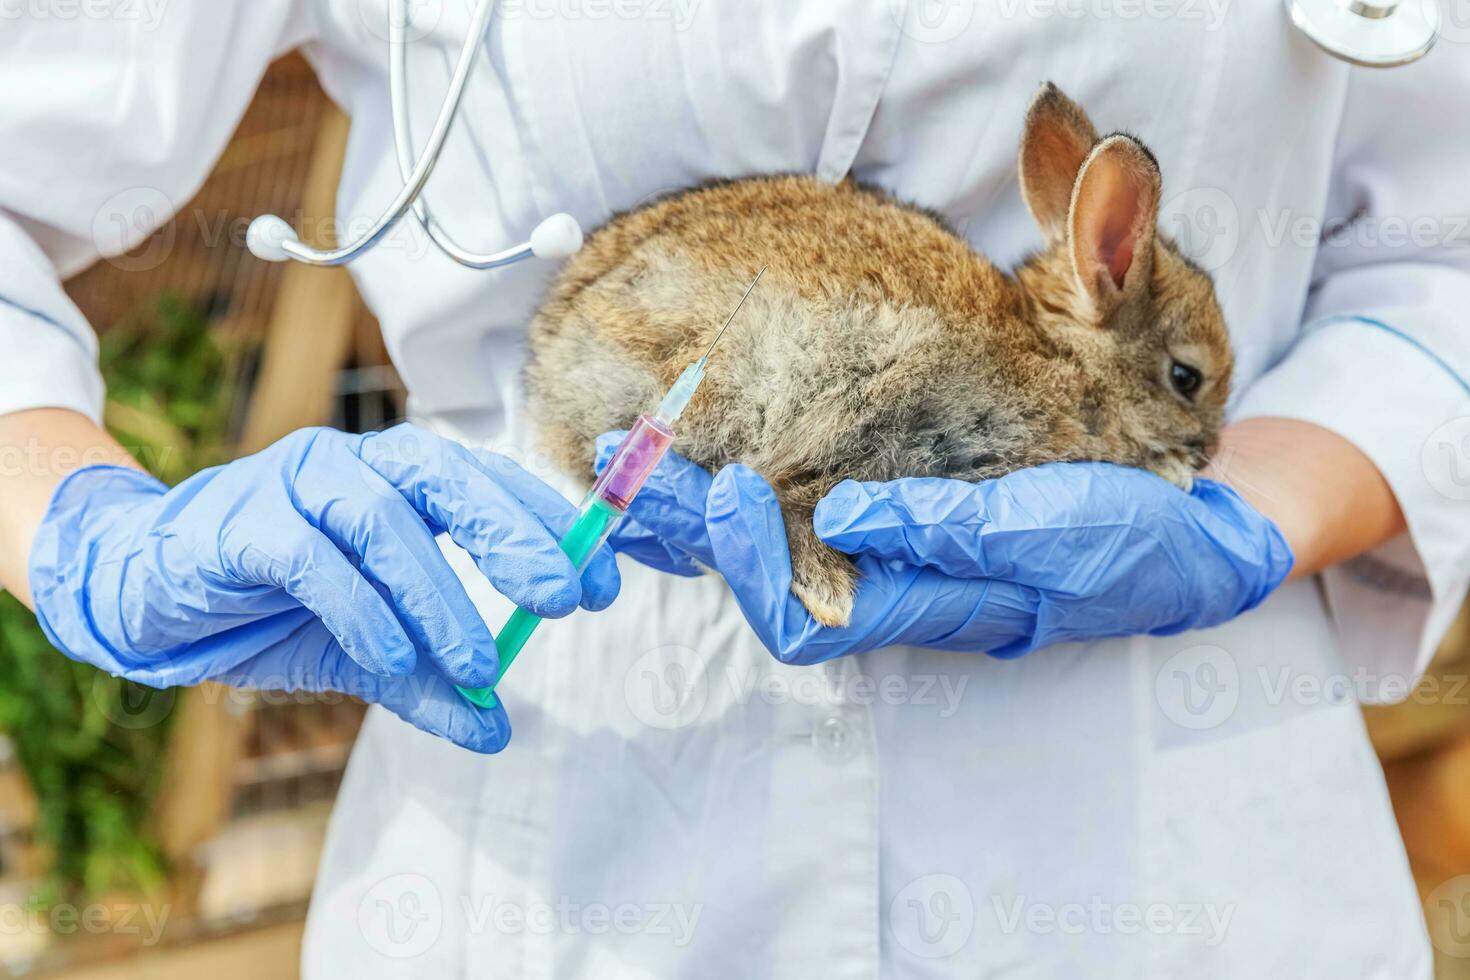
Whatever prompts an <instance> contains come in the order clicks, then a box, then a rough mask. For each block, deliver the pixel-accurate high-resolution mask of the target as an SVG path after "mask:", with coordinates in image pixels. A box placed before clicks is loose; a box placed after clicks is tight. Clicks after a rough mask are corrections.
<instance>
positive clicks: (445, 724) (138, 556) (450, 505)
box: [30, 425, 618, 752]
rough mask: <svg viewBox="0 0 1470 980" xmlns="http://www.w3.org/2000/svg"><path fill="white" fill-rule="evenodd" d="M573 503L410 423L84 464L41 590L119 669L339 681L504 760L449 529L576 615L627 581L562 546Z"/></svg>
mask: <svg viewBox="0 0 1470 980" xmlns="http://www.w3.org/2000/svg"><path fill="white" fill-rule="evenodd" d="M575 513H576V512H575V508H574V507H573V506H572V505H571V504H569V503H567V501H566V500H565V499H563V498H562V497H561V495H560V494H558V493H556V492H555V491H554V490H552V489H551V488H549V487H547V486H546V485H544V484H543V483H541V482H540V481H539V480H537V479H536V478H535V477H533V476H531V475H530V474H528V473H526V472H525V471H524V470H522V469H520V467H518V466H516V465H515V464H514V463H512V462H511V461H510V460H508V459H505V458H503V457H499V456H494V455H490V454H477V453H473V452H471V451H470V450H467V449H465V448H464V447H462V446H460V445H458V444H457V443H454V442H451V441H449V440H445V439H442V438H440V437H438V436H435V435H433V434H432V433H429V432H427V431H424V430H422V429H418V428H416V427H414V426H411V425H401V426H398V427H396V428H394V429H391V430H389V431H387V432H382V433H374V434H370V435H365V436H354V435H348V434H346V433H342V432H338V431H335V430H331V429H307V430H303V431H301V432H297V433H295V434H293V435H290V436H288V437H286V438H285V439H283V440H281V441H280V442H278V443H276V444H275V445H274V446H271V447H270V448H269V449H266V450H265V451H264V452H261V453H259V454H257V455H255V456H250V457H247V458H245V459H241V460H237V461H235V462H233V463H230V464H229V465H227V466H221V467H217V468H215V469H210V470H205V471H203V472H201V473H198V474H196V475H194V476H193V477H190V478H189V479H188V480H185V481H184V482H183V483H181V484H179V485H178V486H177V487H174V488H173V489H172V490H170V489H168V488H167V487H165V486H164V485H163V484H161V483H159V482H158V481H157V480H155V479H153V478H152V477H150V476H147V475H145V474H143V473H139V472H137V471H134V470H130V469H125V468H121V467H115V466H94V467H88V468H86V469H82V470H78V471H77V472H75V473H73V474H71V475H70V476H68V477H67V478H66V479H65V480H64V481H63V482H62V484H61V485H60V486H59V487H58V488H57V490H56V492H55V494H54V495H53V497H52V500H51V503H50V506H49V508H48V510H47V512H46V515H45V517H44V519H43V521H42V524H41V528H40V530H39V531H38V533H37V535H36V539H35V543H34V544H33V545H32V549H31V556H30V583H31V590H32V593H33V595H34V598H35V605H36V616H37V618H38V619H39V620H40V622H41V626H42V627H43V628H44V629H45V631H46V635H47V637H48V638H49V639H50V640H51V642H52V643H53V644H55V645H56V646H57V648H58V649H60V650H62V651H63V652H64V653H66V654H67V655H68V656H70V657H72V658H73V659H75V660H80V661H83V662H85V663H90V664H93V665H95V666H97V667H100V668H101V669H103V670H105V671H107V672H109V673H111V674H114V675H118V676H122V677H126V678H129V679H131V680H134V681H137V682H138V683H141V684H148V685H152V686H156V687H164V686H172V685H178V684H193V683H197V682H199V681H202V680H206V679H212V680H217V681H221V682H223V683H226V684H233V685H238V686H244V687H255V688H264V689H271V690H287V691H295V690H308V691H323V690H332V691H341V692H344V693H347V694H352V695H355V696H357V697H360V698H362V699H364V700H366V701H371V702H375V703H378V704H382V705H384V706H385V707H387V708H388V709H389V710H391V711H392V712H393V713H395V714H397V715H398V716H399V717H401V718H403V719H404V720H406V721H408V722H410V723H411V724H413V725H415V726H417V727H419V728H421V729H423V730H424V731H428V732H432V733H434V734H436V735H441V736H444V737H446V738H449V739H452V740H454V741H455V742H458V743H459V744H461V745H463V746H465V747H467V748H470V749H474V750H476V751H481V752H494V751H497V750H499V749H500V748H502V747H503V746H504V745H505V743H506V741H507V740H508V739H509V737H510V726H509V723H508V722H507V720H506V717H505V713H504V711H503V710H502V709H500V708H495V709H493V710H489V711H486V710H482V709H478V708H476V707H474V706H473V705H471V704H470V703H469V702H467V701H466V700H465V699H464V698H463V697H461V696H460V695H459V693H458V692H456V691H455V690H454V687H453V685H454V684H460V685H463V686H465V687H483V686H485V685H487V684H491V683H493V682H494V681H495V678H496V675H497V674H498V672H499V667H500V665H499V660H498V658H497V657H496V653H495V641H494V639H493V638H492V637H491V635H490V631H489V629H487V628H486V626H485V623H484V621H483V620H482V619H481V618H480V615H479V613H478V612H477V611H476V609H475V607H474V605H473V604H472V603H471V602H470V599H469V596H468V595H467V594H466V593H465V590H464V587H463V585H462V584H461V583H460V581H459V578H458V577H457V576H456V575H455V573H454V572H453V571H452V570H451V569H450V567H449V564H448V562H447V561H446V560H445V558H444V556H443V554H442V553H441V552H440V550H439V546H438V545H437V544H436V543H435V541H434V536H435V535H436V534H439V533H443V532H447V533H448V534H449V536H450V537H451V539H452V540H453V541H454V542H455V543H456V544H457V545H459V546H460V547H461V548H464V549H465V550H466V551H467V552H469V554H470V555H472V556H473V557H474V559H475V562H476V564H477V565H478V566H479V568H480V570H481V571H482V572H484V574H485V575H486V577H488V578H489V580H490V582H491V584H492V585H493V586H494V587H495V588H496V589H498V590H499V591H500V592H502V593H504V594H505V595H506V596H508V597H509V598H510V599H511V600H512V601H514V602H515V603H516V604H517V605H520V606H523V607H525V608H526V609H529V610H531V611H532V612H535V613H537V614H538V615H541V616H565V615H566V614H567V613H570V612H571V611H572V610H573V609H575V608H576V607H577V605H578V604H579V603H581V604H582V605H584V606H586V607H587V608H589V609H601V608H604V607H606V606H607V605H608V604H609V603H611V602H612V601H613V599H614V598H615V597H616V595H617V591H618V573H617V566H616V563H615V562H614V561H613V560H612V556H611V555H610V554H609V553H607V552H606V551H604V552H602V553H600V554H598V555H597V556H596V557H594V559H593V561H592V563H591V564H590V565H589V566H588V568H587V570H586V572H585V573H584V574H583V575H582V576H581V577H580V578H579V576H578V575H577V572H576V569H575V568H574V567H573V566H572V564H571V562H570V561H568V560H567V557H566V556H565V555H564V554H563V553H562V552H561V549H560V548H559V547H558V546H557V539H558V537H559V535H560V534H561V532H563V531H565V530H566V528H567V527H568V526H570V524H571V521H572V520H573V518H574V517H575Z"/></svg>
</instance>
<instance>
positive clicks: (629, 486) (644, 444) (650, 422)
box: [592, 415, 674, 510]
mask: <svg viewBox="0 0 1470 980" xmlns="http://www.w3.org/2000/svg"><path fill="white" fill-rule="evenodd" d="M673 441H674V433H673V432H672V431H671V430H670V429H669V428H668V427H667V426H665V425H664V424H663V423H662V422H659V421H658V420H656V419H653V418H650V417H649V416H647V415H640V416H639V417H638V421H637V422H634V423H633V428H632V429H630V430H629V431H628V434H627V436H625V437H624V439H623V442H622V444H621V445H620V446H618V451H617V452H616V453H615V454H613V458H612V459H611V460H609V461H608V464H607V468H606V469H604V470H603V471H602V476H601V477H599V478H598V480H597V483H596V484H594V485H593V487H592V492H593V493H594V494H595V495H596V496H598V497H601V498H602V499H603V500H606V501H607V502H608V503H610V504H612V505H613V506H614V507H616V508H618V510H627V509H628V504H629V503H631V502H632V500H633V497H634V496H636V495H637V493H638V491H639V490H641V489H642V488H643V483H644V481H645V480H647V479H648V477H649V475H650V474H651V473H653V469H654V467H656V466H658V461H659V460H661V459H663V458H664V453H665V452H667V451H668V448H669V444H670V443H672V442H673Z"/></svg>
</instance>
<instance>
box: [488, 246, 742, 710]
mask: <svg viewBox="0 0 1470 980" xmlns="http://www.w3.org/2000/svg"><path fill="white" fill-rule="evenodd" d="M765 274H766V270H765V267H762V268H761V271H760V272H757V273H756V274H755V278H754V279H752V280H751V281H750V285H749V286H747V287H746V288H745V294H744V295H743V296H741V297H740V302H738V303H736V304H735V309H733V310H731V311H730V315H729V316H728V317H726V318H725V323H724V325H723V326H721V327H720V329H719V332H718V333H716V334H715V339H714V340H712V341H710V345H709V348H708V349H707V350H705V352H704V355H703V356H702V357H700V359H699V360H697V361H695V362H694V363H692V364H690V365H689V366H688V367H686V368H685V369H684V372H683V373H682V374H680V375H679V378H678V380H677V381H675V382H674V384H673V386H672V387H671V388H669V391H668V394H666V395H664V397H663V401H661V402H659V404H658V408H657V409H656V410H655V411H654V413H653V415H651V416H649V415H640V416H638V421H637V422H634V423H633V428H631V429H629V430H628V434H627V435H626V436H624V437H623V441H622V442H620V443H618V448H617V451H616V452H615V453H613V457H612V459H611V460H609V461H608V464H607V466H606V468H604V469H603V471H602V475H601V476H599V477H598V478H597V482H596V483H594V484H592V489H591V490H588V491H587V496H586V497H585V498H583V500H582V507H581V509H580V510H579V511H578V513H577V519H576V520H575V521H573V522H572V526H571V527H570V528H569V529H568V530H567V533H566V534H565V535H563V536H562V539H561V550H562V551H564V552H565V553H566V556H567V557H568V558H570V559H571V560H572V564H573V565H575V566H576V568H577V571H578V572H581V571H582V570H583V569H585V568H586V567H587V563H588V562H589V561H591V560H592V556H593V555H594V554H596V553H597V549H598V548H599V547H601V546H602V544H603V542H604V541H606V540H607V538H608V535H610V534H612V532H613V530H614V529H615V528H616V527H617V526H618V521H620V520H622V517H623V515H624V514H626V513H627V512H628V506H629V504H631V503H632V502H633V498H634V497H636V496H637V495H638V491H639V490H641V489H643V484H644V482H645V481H646V480H647V479H648V477H649V476H650V475H651V474H652V473H653V471H654V468H655V467H657V466H658V462H659V460H661V459H663V458H664V454H665V453H667V452H668V451H669V446H670V445H672V444H673V442H674V423H675V422H677V421H678V420H679V416H680V415H682V414H684V408H685V406H687V405H688V404H689V399H691V398H693V397H694V392H695V389H697V388H698V387H699V383H700V382H701V381H703V380H704V369H705V366H706V365H707V364H708V363H709V356H710V354H711V353H713V352H714V349H715V344H718V343H719V342H720V338H721V337H723V336H724V335H725V331H726V330H727V329H728V328H729V326H730V323H731V322H732V321H733V320H734V319H735V314H737V313H739V312H740V308H741V307H742V306H744V305H745V301H746V299H748V298H749V296H750V294H751V292H752V291H753V290H754V289H755V284H756V283H758V282H760V281H761V276H763V275H765ZM540 625H541V617H540V616H537V615H535V614H534V613H529V612H526V610H524V609H517V610H516V611H515V612H513V613H511V614H510V619H508V620H506V623H505V626H504V627H502V628H501V630H500V632H499V633H498V634H496V636H495V649H496V652H498V653H499V654H500V676H499V677H497V678H496V680H495V683H496V684H498V683H500V678H501V677H504V676H505V672H506V670H507V669H509V667H510V665H511V664H512V663H513V662H514V661H515V659H516V655H517V654H519V653H520V652H521V648H522V647H523V646H525V645H526V641H527V640H529V639H530V638H531V634H532V633H533V632H535V631H536V627H537V626H540ZM459 693H461V694H463V695H464V696H465V697H466V698H468V699H469V700H470V701H472V702H474V703H475V704H477V705H479V706H480V707H482V708H493V707H494V706H495V705H496V704H497V702H496V700H495V685H494V684H492V685H491V686H490V687H480V688H467V687H461V688H460V689H459Z"/></svg>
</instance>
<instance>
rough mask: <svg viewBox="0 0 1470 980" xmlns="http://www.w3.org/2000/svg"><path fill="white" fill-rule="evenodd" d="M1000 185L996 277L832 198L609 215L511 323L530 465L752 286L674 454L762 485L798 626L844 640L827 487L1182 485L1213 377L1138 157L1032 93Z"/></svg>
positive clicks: (840, 565) (1142, 155)
mask: <svg viewBox="0 0 1470 980" xmlns="http://www.w3.org/2000/svg"><path fill="white" fill-rule="evenodd" d="M1020 175H1021V192H1022V194H1023V196H1024V198H1025V201H1026V205H1027V207H1028V208H1029V209H1030V211H1031V214H1032V215H1033V216H1034V217H1035V219H1036V221H1037V223H1038V224H1040V226H1041V229H1042V231H1043V232H1044V233H1045V235H1046V242H1047V244H1046V248H1045V249H1044V250H1043V251H1042V252H1040V253H1039V254H1037V255H1035V256H1033V257H1032V258H1030V259H1028V260H1027V261H1026V262H1024V263H1023V264H1022V265H1021V266H1020V267H1019V268H1018V269H1016V271H1015V273H1014V275H1013V276H1008V275H1006V274H1005V273H1003V272H1001V271H1000V270H998V269H997V268H995V266H993V265H992V264H991V263H990V262H989V261H987V260H986V259H985V258H984V257H983V256H981V255H978V254H976V253H975V252H974V251H973V250H972V249H971V248H970V247H969V246H968V245H967V244H966V243H965V241H964V240H963V239H961V238H960V237H958V236H957V235H955V234H954V233H953V232H951V231H949V230H948V229H947V228H945V227H944V226H943V225H942V224H941V223H940V222H939V221H938V220H936V219H935V217H934V216H933V215H931V214H928V213H926V212H924V211H921V210H919V209H917V208H913V207H908V206H905V205H903V204H900V203H898V202H897V201H895V200H894V199H892V198H891V197H889V196H888V195H886V194H884V193H882V192H880V191H877V190H873V189H871V188H865V187H862V186H860V185H858V184H857V183H854V182H852V181H846V182H843V183H841V184H838V185H835V186H834V185H830V184H825V183H822V182H820V181H818V180H815V179H813V178H811V177H804V176H786V177H769V178H754V179H747V180H737V181H733V182H729V183H721V184H716V185H712V186H708V187H703V188H699V189H695V190H691V191H688V192H685V193H681V194H677V195H675V196H673V197H670V198H667V199H664V200H661V201H659V202H657V203H654V204H651V205H649V206H647V207H644V208H641V209H639V210H637V211H633V212H631V213H628V214H624V215H621V216H619V217H617V218H615V219H613V220H612V221H611V222H609V223H608V224H607V225H605V226H604V227H603V228H601V229H600V230H599V231H597V232H596V233H595V234H593V235H592V236H591V237H590V238H589V239H588V241H587V246H586V248H585V249H583V251H582V252H581V253H580V254H578V255H577V256H575V257H574V258H572V259H571V260H570V261H569V262H568V263H567V265H566V267H565V269H564V270H563V271H562V273H561V275H560V277H559V278H558V280H557V281H556V283H555V285H554V287H553V289H552V291H551V294H550V296H549V297H548V299H547V300H546V302H545V304H544V305H543V306H542V308H541V310H540V312H539V313H538V314H537V316H536V319H535V322H534V323H533V324H532V328H531V363H530V366H529V369H528V372H527V379H528V385H529V395H530V401H531V412H532V415H533V417H534V418H535V419H536V421H537V422H538V423H539V425H540V428H541V432H542V435H543V437H544V438H545V439H546V441H547V444H548V446H549V448H550V449H551V451H552V453H553V455H554V457H555V458H556V460H557V461H558V463H559V465H561V466H564V467H566V469H567V470H568V471H569V472H572V473H578V474H588V473H590V472H591V466H592V463H593V457H594V441H595V439H596V437H597V436H598V434H600V433H602V432H605V431H607V430H609V429H618V428H627V427H628V426H629V425H630V424H631V423H632V422H633V420H634V419H635V418H636V417H637V416H638V415H639V414H640V413H643V412H646V411H649V410H650V409H651V408H652V406H653V405H655V404H656V403H657V401H658V399H659V397H660V396H661V394H662V393H663V391H664V390H665V389H666V388H667V387H668V386H669V384H671V383H672V382H673V380H674V378H675V377H676V376H677V375H678V374H679V372H680V370H682V369H683V367H684V366H685V365H686V364H688V363H689V362H690V361H691V360H693V359H694V358H695V357H698V356H699V355H700V354H701V353H703V348H704V347H705V345H707V344H708V343H709V342H710V339H711V337H712V336H713V331H714V329H715V328H716V327H717V326H718V325H719V324H720V323H721V322H722V321H723V319H724V317H725V316H726V315H728V313H729V312H730V310H731V309H732V307H733V306H734V304H735V302H736V300H737V299H738V298H739V297H740V294H741V292H742V290H743V289H744V287H745V285H746V284H747V283H749V282H750V280H751V279H752V278H753V277H754V276H755V273H756V271H757V270H758V269H760V268H761V266H768V267H769V271H768V272H767V274H766V276H765V278H764V279H763V280H762V281H761V283H760V285H759V286H758V287H757V288H756V289H755V291H754V292H753V293H752V294H751V296H750V298H749V300H748V301H747V302H746V306H745V308H744V309H743V310H742V311H741V313H740V317H739V318H738V319H737V320H736V321H735V323H734V324H733V325H732V326H731V328H730V330H729V332H728V333H727V334H726V335H725V337H724V338H723V339H722V340H721V341H720V346H719V348H718V349H717V350H716V352H715V354H714V356H713V357H712V358H711V362H710V368H709V374H708V376H707V378H706V380H705V381H704V384H703V386H702V388H701V389H700V391H699V393H698V394H697V395H696V396H695V398H694V400H693V401H692V402H691V403H690V406H689V408H688V410H687V411H686V413H685V414H684V416H683V418H682V419H681V421H680V424H679V438H678V441H677V442H676V444H675V447H676V449H677V450H678V451H679V452H681V453H683V454H684V455H685V456H686V457H688V458H689V459H691V460H693V461H694V462H696V463H699V464H700V465H702V466H705V467H707V468H709V469H711V470H714V469H717V468H719V467H720V466H723V465H724V464H726V463H730V462H741V463H745V464H747V465H748V466H750V467H752V468H754V469H755V470H757V471H758V472H760V473H761V474H762V475H764V476H765V477H766V479H768V480H769V481H770V482H771V485H772V487H773V488H774V489H775V492H776V495H777V497H778V498H779V500H780V502H781V509H782V513H783V515H784V517H785V522H786V533H787V537H788V540H789V543H790V546H791V563H792V591H793V592H794V593H795V594H796V596H797V597H798V598H799V599H800V600H801V601H802V603H803V604H805V606H806V608H807V609H808V610H810V611H811V614H812V615H813V616H814V617H816V619H817V620H818V621H820V622H822V623H824V624H827V625H830V626H838V625H843V624H845V623H846V622H847V621H848V619H849V618H850V616H851V612H852V597H853V592H854V589H855V587H856V584H857V571H856V568H855V567H854V565H853V564H852V562H851V560H850V559H849V558H847V557H846V556H845V555H842V554H839V553H838V552H835V551H833V550H831V549H830V548H828V547H827V546H826V545H824V544H822V542H821V541H820V540H819V539H818V538H817V536H816V533H815V532H814V530H813V528H812V511H813V508H814V507H815V505H816V503H817V501H818V500H819V499H820V498H821V497H822V496H823V495H824V494H825V493H826V492H827V491H828V490H829V489H830V488H831V487H832V486H833V485H834V484H836V483H837V482H838V481H840V480H843V479H847V478H854V479H863V480H890V479H895V478H898V477H906V476H942V477H950V478H954V479H961V480H983V479H988V478H991V477H997V476H1001V475H1002V474H1004V473H1007V472H1009V471H1011V470H1015V469H1019V468H1021V467H1024V466H1034V465H1037V464H1040V463H1047V462H1053V461H1057V460H1106V461H1111V462H1115V463H1123V464H1127V465H1132V466H1139V467H1143V468H1144V469H1148V470H1152V471H1153V472H1154V473H1157V474H1158V475H1160V476H1162V477H1164V478H1165V479H1168V480H1170V481H1172V482H1174V483H1176V484H1179V485H1180V486H1184V487H1187V486H1188V485H1189V483H1190V481H1191V479H1192V476H1193V473H1194V471H1195V470H1196V469H1198V468H1199V467H1200V466H1202V465H1203V464H1204V461H1205V459H1206V454H1207V453H1208V452H1209V451H1210V447H1211V445H1212V443H1213V441H1214V439H1215V436H1216V433H1217V432H1218V429H1219V426H1220V423H1221V417H1222V414H1223V410H1224V406H1225V400H1226V395H1227V394H1228V388H1229V383H1230V372H1231V365H1232V357H1231V352H1230V344H1229V337H1228V335H1227V333H1226V329H1225V322H1224V318H1223V317H1222V316H1221V313H1220V309H1219V306H1218V304H1217V303H1216V301H1215V295H1214V287H1213V286H1212V284H1211V282H1210V279H1209V277H1208V276H1207V275H1206V274H1205V273H1204V272H1203V271H1202V270H1200V269H1199V268H1197V267H1196V266H1194V265H1192V264H1191V263H1190V262H1189V261H1188V260H1187V259H1186V258H1184V257H1183V256H1182V255H1180V253H1179V252H1178V250H1177V249H1176V247H1175V246H1174V245H1173V243H1171V242H1169V241H1168V240H1167V239H1165V238H1163V237H1161V236H1160V235H1159V234H1158V233H1157V231H1156V224H1157V219H1158V207H1159V193H1160V175H1159V168H1158V164H1157V162H1156V161H1155V160H1154V157H1153V155H1152V154H1150V153H1149V151H1148V150H1147V149H1146V148H1145V147H1144V146H1143V145H1142V144H1141V143H1139V142H1138V141H1137V140H1135V139H1133V138H1131V137H1129V136H1125V135H1113V136H1108V137H1106V138H1103V139H1099V138H1098V135H1097V133H1096V132H1095V131H1094V129H1093V127H1092V124H1091V123H1090V122H1089V121H1088V119H1087V116H1086V114H1085V113H1084V112H1083V111H1082V110H1081V109H1080V108H1079V107H1078V106H1077V105H1075V104H1074V103H1073V102H1072V101H1071V100H1070V99H1068V98H1067V97H1066V96H1065V95H1063V94H1062V92H1061V91H1060V90H1058V89H1057V88H1056V87H1055V86H1053V85H1046V86H1045V87H1044V88H1043V89H1042V91H1041V92H1040V94H1039V95H1037V97H1036V99H1035V101H1034V102H1033V103H1032V105H1031V108H1030V111H1029V112H1028V114H1027V117H1026V127H1025V133H1024V135H1023V137H1022V140H1021V151H1020Z"/></svg>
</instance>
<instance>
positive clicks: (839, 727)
mask: <svg viewBox="0 0 1470 980" xmlns="http://www.w3.org/2000/svg"><path fill="white" fill-rule="evenodd" d="M812 744H813V745H814V746H816V749H817V751H818V752H821V753H822V754H823V755H825V756H826V757H827V758H828V759H830V760H831V761H833V762H846V761H847V760H848V759H849V758H851V757H852V753H853V748H854V745H855V742H854V739H853V737H852V727H851V726H850V725H848V723H847V722H845V721H843V720H842V718H840V717H839V716H837V715H832V716H831V717H828V718H824V719H822V722H821V724H819V725H817V727H816V728H814V729H812Z"/></svg>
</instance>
